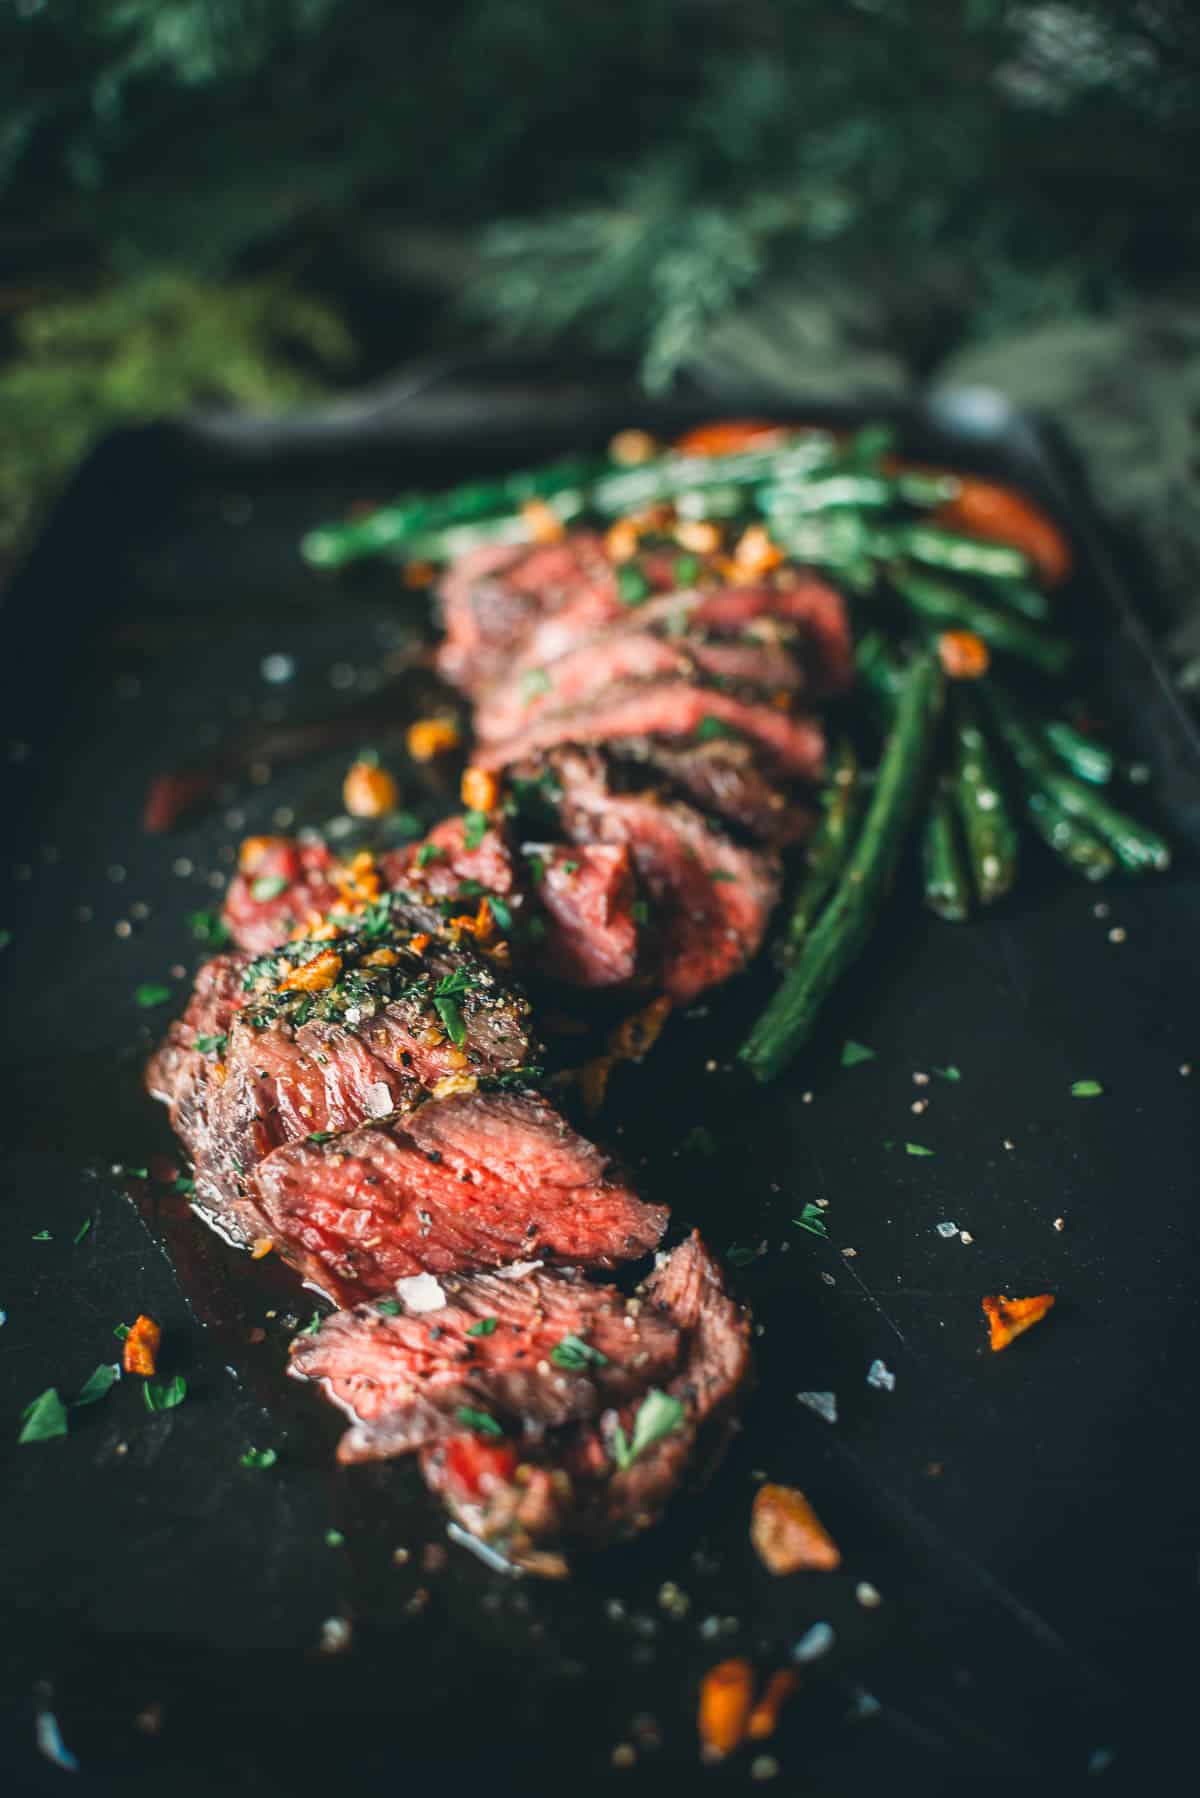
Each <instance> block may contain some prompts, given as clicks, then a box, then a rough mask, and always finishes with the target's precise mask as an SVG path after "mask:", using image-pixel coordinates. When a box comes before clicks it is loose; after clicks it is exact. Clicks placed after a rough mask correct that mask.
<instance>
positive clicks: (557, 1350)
mask: <svg viewBox="0 0 1200 1798" xmlns="http://www.w3.org/2000/svg"><path fill="white" fill-rule="evenodd" d="M550 1359H551V1360H552V1361H553V1363H554V1365H555V1366H556V1367H565V1368H567V1369H569V1371H570V1372H572V1373H577V1372H578V1371H579V1370H580V1369H581V1368H584V1367H589V1366H591V1367H607V1366H608V1356H607V1355H603V1354H601V1352H600V1350H599V1349H595V1348H593V1347H592V1346H591V1344H590V1343H588V1342H585V1341H584V1340H583V1337H582V1336H576V1335H574V1334H572V1333H568V1334H567V1335H566V1336H564V1337H563V1339H562V1341H561V1342H556V1343H555V1345H554V1347H553V1348H552V1349H551V1350H550Z"/></svg>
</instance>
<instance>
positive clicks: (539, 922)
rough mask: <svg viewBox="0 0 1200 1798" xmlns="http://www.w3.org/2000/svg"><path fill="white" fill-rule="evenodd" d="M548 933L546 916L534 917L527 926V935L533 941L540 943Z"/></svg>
mask: <svg viewBox="0 0 1200 1798" xmlns="http://www.w3.org/2000/svg"><path fill="white" fill-rule="evenodd" d="M545 934H546V920H545V918H538V917H532V918H530V920H529V922H528V923H527V924H526V926H525V935H526V936H527V937H528V938H529V941H530V942H531V943H540V942H541V940H542V938H543V937H544V936H545Z"/></svg>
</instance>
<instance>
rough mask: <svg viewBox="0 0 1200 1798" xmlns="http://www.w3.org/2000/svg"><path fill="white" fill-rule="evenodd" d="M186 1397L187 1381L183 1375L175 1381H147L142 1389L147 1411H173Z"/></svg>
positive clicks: (179, 1374)
mask: <svg viewBox="0 0 1200 1798" xmlns="http://www.w3.org/2000/svg"><path fill="white" fill-rule="evenodd" d="M186 1397H187V1381H186V1380H185V1379H184V1377H183V1375H182V1374H181V1373H177V1374H176V1375H175V1378H174V1379H173V1380H147V1381H146V1384H145V1385H144V1386H143V1387H142V1398H143V1399H144V1400H145V1403H146V1409H147V1411H173V1410H174V1409H175V1407H176V1405H181V1404H182V1403H183V1401H184V1399H185V1398H186Z"/></svg>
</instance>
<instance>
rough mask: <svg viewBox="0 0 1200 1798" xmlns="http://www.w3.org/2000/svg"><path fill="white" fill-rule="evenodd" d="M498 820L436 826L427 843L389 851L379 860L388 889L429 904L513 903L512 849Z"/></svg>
mask: <svg viewBox="0 0 1200 1798" xmlns="http://www.w3.org/2000/svg"><path fill="white" fill-rule="evenodd" d="M499 823H500V821H499V820H498V819H484V818H481V817H477V818H473V819H472V820H470V821H468V820H467V819H466V818H464V817H461V816H456V817H451V818H444V819H443V820H442V822H441V823H440V824H435V825H434V827H433V829H432V830H431V831H430V832H429V834H428V836H426V837H425V838H424V839H423V841H422V842H420V843H410V844H408V845H407V846H406V847H405V848H404V849H394V850H390V851H389V852H388V853H387V854H386V855H383V856H381V857H380V859H379V874H380V877H381V879H382V882H383V885H384V886H385V887H388V888H393V889H399V890H401V891H405V892H411V893H413V894H414V895H416V896H417V897H419V898H421V899H423V900H426V901H429V900H433V901H438V900H454V901H456V902H458V901H461V902H462V908H463V909H470V904H469V902H470V901H471V900H472V899H475V900H478V899H479V898H480V897H482V896H484V895H488V896H490V897H495V898H499V899H505V900H506V899H510V898H511V897H512V895H513V893H514V890H515V888H516V885H517V876H516V871H515V869H514V866H513V856H512V849H511V847H510V845H509V842H508V840H507V837H506V835H505V833H504V831H503V830H502V829H501V828H499Z"/></svg>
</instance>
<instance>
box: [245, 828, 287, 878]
mask: <svg viewBox="0 0 1200 1798" xmlns="http://www.w3.org/2000/svg"><path fill="white" fill-rule="evenodd" d="M279 841H280V839H279V838H278V837H247V838H246V839H245V841H244V842H243V844H242V846H241V848H240V849H239V850H238V867H239V868H240V870H241V872H242V873H243V874H253V873H254V872H255V870H256V869H257V868H260V867H261V866H262V864H263V861H264V860H265V858H266V857H267V856H268V855H269V854H270V852H271V850H272V849H273V848H274V847H275V845H276V843H278V842H279Z"/></svg>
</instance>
